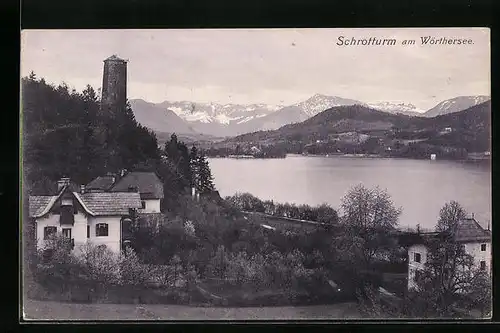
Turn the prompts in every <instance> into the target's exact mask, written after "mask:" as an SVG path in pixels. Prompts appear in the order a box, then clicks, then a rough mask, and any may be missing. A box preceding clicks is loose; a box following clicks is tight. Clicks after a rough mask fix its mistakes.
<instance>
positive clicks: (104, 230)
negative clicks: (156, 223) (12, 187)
mask: <svg viewBox="0 0 500 333" xmlns="http://www.w3.org/2000/svg"><path fill="white" fill-rule="evenodd" d="M138 208H141V198H140V194H139V193H137V192H87V191H86V190H85V186H83V185H82V186H81V188H80V191H76V190H75V188H74V186H73V185H72V184H71V181H70V179H69V178H62V179H61V180H59V181H58V192H57V194H56V195H42V196H30V197H29V215H30V218H31V219H33V221H34V222H35V223H36V236H35V237H36V240H37V242H36V243H37V248H39V249H40V248H43V247H44V244H45V241H46V240H48V239H49V238H50V236H51V235H52V234H55V233H60V234H62V235H63V236H64V237H67V238H68V239H69V240H70V241H71V243H72V245H73V248H74V249H78V248H80V246H81V245H85V244H86V243H87V242H91V243H93V244H96V245H105V246H107V247H108V248H109V249H111V250H112V251H114V252H115V253H120V251H121V249H122V225H123V222H124V221H125V220H127V219H128V218H129V217H130V215H132V214H134V211H135V210H136V209H138Z"/></svg>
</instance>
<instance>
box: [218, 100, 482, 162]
mask: <svg viewBox="0 0 500 333" xmlns="http://www.w3.org/2000/svg"><path fill="white" fill-rule="evenodd" d="M490 109H491V103H490V102H489V101H488V102H486V103H482V104H479V105H476V106H473V107H471V108H468V109H467V110H464V111H461V112H455V113H450V114H445V115H441V116H437V117H433V118H427V117H410V116H405V115H403V114H391V113H387V112H382V111H377V110H373V109H371V108H368V107H365V106H361V105H353V106H341V107H334V108H331V109H329V110H326V111H324V112H321V113H319V114H317V115H316V116H314V117H312V118H309V119H307V120H305V121H303V122H301V123H297V124H290V125H286V126H283V127H281V128H279V129H278V130H271V131H259V132H254V133H249V134H245V135H240V136H237V137H234V138H231V139H228V140H226V141H224V142H222V143H219V144H217V145H215V146H224V145H225V146H231V145H235V144H239V145H241V144H245V143H246V144H252V145H254V144H258V145H275V146H280V147H282V149H285V150H286V151H287V152H292V151H293V152H301V151H297V147H301V148H300V149H301V150H303V149H304V147H306V146H322V148H321V149H322V151H325V152H328V151H334V152H337V151H338V152H342V151H343V152H346V151H349V152H352V151H353V150H354V151H358V152H359V151H360V150H361V152H364V153H368V152H369V153H381V151H384V150H385V149H389V150H391V151H392V147H396V148H397V147H399V146H401V145H403V146H409V145H410V146H411V145H414V144H415V145H416V146H422V147H425V150H428V149H438V148H436V147H441V148H443V147H445V148H443V149H444V150H446V151H450V149H451V150H452V151H454V150H460V151H462V150H465V151H467V152H483V151H489V150H490V123H491V121H490ZM353 138H354V139H353ZM416 146H414V148H415V147H416ZM291 147H293V149H292V148H291ZM368 147H369V148H368ZM432 147H434V148H432ZM441 148H439V149H441ZM300 149H299V150H300Z"/></svg>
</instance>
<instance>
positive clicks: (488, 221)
mask: <svg viewBox="0 0 500 333" xmlns="http://www.w3.org/2000/svg"><path fill="white" fill-rule="evenodd" d="M487 230H488V231H490V221H488V229H487Z"/></svg>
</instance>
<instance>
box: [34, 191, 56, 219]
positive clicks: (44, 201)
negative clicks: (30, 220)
mask: <svg viewBox="0 0 500 333" xmlns="http://www.w3.org/2000/svg"><path fill="white" fill-rule="evenodd" d="M56 198H57V196H55V195H32V196H30V198H29V215H30V216H32V217H35V216H38V215H40V214H42V212H43V211H44V209H45V208H46V207H47V206H48V205H49V203H52V204H53V203H54V202H55V201H56ZM52 201H53V202H52ZM52 204H51V206H52Z"/></svg>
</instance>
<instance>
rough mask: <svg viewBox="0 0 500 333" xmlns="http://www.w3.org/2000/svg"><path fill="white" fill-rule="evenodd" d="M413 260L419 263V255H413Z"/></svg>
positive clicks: (420, 257) (420, 258)
mask: <svg viewBox="0 0 500 333" xmlns="http://www.w3.org/2000/svg"><path fill="white" fill-rule="evenodd" d="M413 260H415V262H420V261H421V260H422V256H421V255H420V253H415V255H414V258H413Z"/></svg>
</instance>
